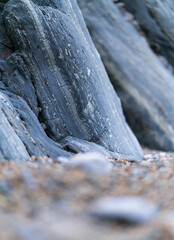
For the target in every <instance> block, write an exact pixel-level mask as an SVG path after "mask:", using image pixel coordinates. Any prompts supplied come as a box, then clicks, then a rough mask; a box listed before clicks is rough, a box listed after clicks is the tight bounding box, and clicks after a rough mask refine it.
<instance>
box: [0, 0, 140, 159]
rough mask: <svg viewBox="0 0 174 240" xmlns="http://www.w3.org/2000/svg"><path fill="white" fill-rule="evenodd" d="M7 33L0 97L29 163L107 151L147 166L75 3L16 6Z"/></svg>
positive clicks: (6, 15) (14, 1)
mask: <svg viewBox="0 0 174 240" xmlns="http://www.w3.org/2000/svg"><path fill="white" fill-rule="evenodd" d="M1 26H2V28H1V30H0V31H1V32H2V29H3V35H4V36H5V38H7V37H9V44H8V45H7V46H6V45H4V44H2V45H3V48H4V47H5V49H3V48H2V50H1V49H0V55H1V62H0V69H1V87H0V89H1V90H3V94H4V95H5V96H7V97H8V98H10V101H11V104H12V106H13V108H14V110H15V111H16V112H17V114H18V116H19V119H20V121H19V123H18V125H20V126H21V124H22V126H24V128H25V130H24V129H23V130H22V129H21V128H20V127H17V130H16V134H17V136H18V137H19V138H20V139H21V141H22V143H23V144H24V145H25V148H26V151H27V152H28V154H29V155H33V154H34V155H39V154H43V155H47V156H49V157H58V156H66V155H70V154H72V153H68V152H66V151H64V150H61V149H60V148H63V149H65V150H68V151H70V152H86V151H87V152H89V149H90V151H92V152H95V150H96V151H97V152H98V151H99V149H103V150H102V151H103V152H106V153H107V154H105V155H108V156H112V157H113V156H115V157H126V158H128V159H142V152H141V149H140V146H139V144H138V142H137V140H136V138H135V136H134V135H133V133H132V132H131V130H130V128H129V127H128V125H127V123H126V122H125V119H124V116H123V112H122V108H121V104H120V100H119V99H118V97H117V95H116V93H115V91H114V89H113V87H112V85H111V83H110V81H109V78H108V76H107V74H106V72H105V69H104V66H103V64H102V62H101V59H100V56H99V54H98V52H97V51H96V49H95V47H94V45H93V43H92V40H91V38H90V35H89V33H88V31H87V28H86V25H85V23H84V20H83V18H82V15H81V12H80V10H79V8H78V6H77V4H76V1H74V0H71V1H65V0H59V1H56V0H52V1H51V0H48V1H46V0H45V1H41V0H33V1H31V0H11V1H8V2H7V3H6V4H5V6H4V10H3V21H2V22H1ZM6 49H7V50H8V53H7V54H6V56H5V57H4V52H5V50H6ZM5 111H6V110H5ZM41 125H42V127H41ZM15 127H16V122H15V126H14V125H13V124H12V128H13V129H14V128H15ZM44 130H45V132H46V133H45V132H44ZM25 133H26V134H25ZM48 136H49V137H48ZM69 136H71V137H75V138H77V139H79V140H75V139H74V138H68V137H69ZM31 138H32V139H33V141H34V146H33V142H32V141H31ZM64 139H65V140H64ZM67 139H68V140H67ZM67 141H68V142H67ZM0 142H1V141H0ZM58 142H60V143H58ZM79 143H80V144H79ZM94 143H95V144H94ZM96 144H98V145H101V146H97V145H96ZM70 146H71V148H70ZM73 146H74V147H73ZM73 148H74V149H73ZM104 148H105V149H104ZM85 149H86V150H85Z"/></svg>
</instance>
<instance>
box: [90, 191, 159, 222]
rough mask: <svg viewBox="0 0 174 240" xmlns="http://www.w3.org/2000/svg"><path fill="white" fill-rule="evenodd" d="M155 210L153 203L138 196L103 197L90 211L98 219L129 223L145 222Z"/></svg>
mask: <svg viewBox="0 0 174 240" xmlns="http://www.w3.org/2000/svg"><path fill="white" fill-rule="evenodd" d="M157 212H158V207H157V206H156V205H155V204H153V203H152V202H150V201H148V200H146V199H145V198H143V197H138V196H121V197H116V198H109V197H108V198H104V199H102V200H100V201H99V202H97V203H96V204H95V205H94V207H93V208H92V211H91V213H92V214H93V215H95V216H96V217H98V218H99V219H102V220H103V219H104V220H109V221H116V222H120V223H129V224H140V223H144V222H147V221H149V220H151V219H152V218H153V217H154V216H155V215H156V214H157Z"/></svg>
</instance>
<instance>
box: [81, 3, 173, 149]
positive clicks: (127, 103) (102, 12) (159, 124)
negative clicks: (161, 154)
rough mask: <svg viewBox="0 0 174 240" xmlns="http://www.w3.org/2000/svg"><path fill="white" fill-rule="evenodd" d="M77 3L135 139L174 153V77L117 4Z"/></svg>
mask: <svg viewBox="0 0 174 240" xmlns="http://www.w3.org/2000/svg"><path fill="white" fill-rule="evenodd" d="M78 3H79V6H80V7H81V9H82V12H83V15H84V17H85V20H86V23H87V26H88V28H89V30H90V33H91V36H92V38H93V41H94V43H95V45H96V47H97V48H98V50H99V52H100V54H101V57H102V60H103V62H104V64H105V67H106V69H107V71H108V73H109V76H110V78H111V80H112V83H113V85H114V86H115V88H116V90H117V93H118V95H119V96H120V98H121V100H122V104H123V108H124V112H125V115H126V117H127V120H128V123H129V124H130V126H131V127H132V129H133V130H134V132H135V133H136V136H137V137H138V139H139V140H140V141H141V143H142V144H145V145H148V146H150V147H153V148H156V149H157V148H159V149H165V150H174V121H173V117H174V104H173V103H174V94H173V92H174V78H173V76H172V75H171V74H170V73H169V72H168V71H167V70H166V69H165V68H164V67H163V66H162V64H161V63H160V62H159V60H158V58H157V57H156V56H155V55H154V54H153V52H152V51H151V49H150V48H149V46H148V44H147V42H146V40H145V38H142V37H141V36H140V35H139V34H138V33H137V31H136V30H135V28H134V27H133V26H132V25H131V24H130V23H129V22H127V21H126V20H125V18H124V17H123V16H122V15H121V13H120V12H119V10H118V8H117V6H116V5H114V3H113V2H112V0H96V1H91V0H78ZM130 4H132V5H133V3H132V1H130Z"/></svg>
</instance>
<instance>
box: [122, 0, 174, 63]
mask: <svg viewBox="0 0 174 240" xmlns="http://www.w3.org/2000/svg"><path fill="white" fill-rule="evenodd" d="M121 1H122V2H124V3H125V7H126V9H127V10H128V11H129V12H131V13H132V14H133V15H134V17H135V18H136V20H137V21H138V23H139V25H140V27H141V29H142V30H143V31H144V33H145V34H146V36H147V38H148V41H149V43H150V45H151V47H152V48H153V49H154V51H155V52H157V53H159V54H161V55H163V56H165V57H166V58H167V60H168V62H169V63H170V64H171V65H172V66H174V27H173V24H174V23H173V19H174V1H173V0H168V1H159V0H157V1H154V0H132V1H129V0H121ZM172 36H173V37H172Z"/></svg>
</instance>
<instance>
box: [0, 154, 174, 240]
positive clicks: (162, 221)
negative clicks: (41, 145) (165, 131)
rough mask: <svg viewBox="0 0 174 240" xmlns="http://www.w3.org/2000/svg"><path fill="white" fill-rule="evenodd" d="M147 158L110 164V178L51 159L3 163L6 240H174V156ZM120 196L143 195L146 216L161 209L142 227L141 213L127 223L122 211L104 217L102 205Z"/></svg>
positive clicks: (1, 207) (1, 232)
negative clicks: (134, 161) (151, 206)
mask: <svg viewBox="0 0 174 240" xmlns="http://www.w3.org/2000/svg"><path fill="white" fill-rule="evenodd" d="M144 154H145V159H146V160H145V161H141V162H137V163H130V162H127V161H126V160H121V159H120V160H108V161H111V163H112V170H111V171H110V173H107V174H100V173H97V174H95V173H94V172H93V173H89V172H85V171H84V170H83V169H78V168H77V167H75V168H69V167H65V166H62V165H61V164H60V163H59V162H58V161H57V160H51V159H37V158H31V159H29V160H28V161H27V162H26V163H23V164H21V163H13V162H8V161H4V162H2V163H0V173H1V174H0V212H1V214H0V239H1V240H12V239H14V240H23V239H24V240H35V239H36V240H54V239H55V240H57V239H60V240H76V239H77V240H82V239H83V240H85V239H88V240H94V239H107V240H110V239H123V240H126V239H139V240H141V239H142V240H146V239H149V240H152V239H161V240H162V239H163V240H164V239H165V240H166V239H174V230H173V229H174V191H173V189H174V164H173V163H174V154H169V153H164V152H156V151H149V150H147V149H144ZM119 196H126V197H125V198H128V196H129V197H130V196H136V198H137V199H139V196H140V197H141V198H140V199H141V200H143V201H145V207H143V208H142V209H140V213H138V214H140V215H141V216H144V214H146V213H147V214H148V210H149V204H152V205H153V206H154V207H155V209H156V210H155V211H154V212H153V210H152V216H151V218H150V219H149V220H147V221H145V222H141V223H138V222H136V224H135V223H134V222H131V218H134V217H136V214H137V213H136V209H131V211H133V212H132V215H131V216H129V215H130V213H129V209H128V213H127V216H123V220H124V221H121V220H120V215H119V216H117V212H116V215H115V216H114V217H113V218H112V216H110V215H108V216H107V217H106V216H105V215H103V216H102V213H101V216H100V211H102V209H98V210H96V209H97V207H98V204H99V201H102V200H103V199H104V201H105V198H106V197H107V199H117V200H118V199H119ZM136 198H135V199H136ZM146 202H147V203H146ZM104 204H105V203H104ZM128 205H129V203H128ZM110 207H111V208H112V206H110ZM129 207H130V208H131V207H132V208H136V207H135V206H134V207H133V206H129ZM113 208H114V206H113ZM95 210H96V211H98V213H99V215H98V216H97V215H96V214H93V213H94V212H95ZM111 210H112V209H111ZM114 211H118V209H116V210H114V209H113V212H112V211H111V213H108V214H112V213H114ZM134 211H135V212H134ZM150 211H151V210H150ZM119 214H122V213H119ZM110 217H111V218H110ZM126 218H128V221H126ZM129 218H130V219H129Z"/></svg>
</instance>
